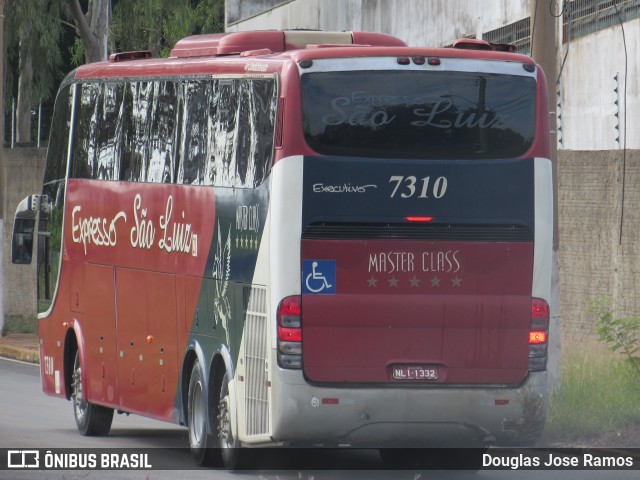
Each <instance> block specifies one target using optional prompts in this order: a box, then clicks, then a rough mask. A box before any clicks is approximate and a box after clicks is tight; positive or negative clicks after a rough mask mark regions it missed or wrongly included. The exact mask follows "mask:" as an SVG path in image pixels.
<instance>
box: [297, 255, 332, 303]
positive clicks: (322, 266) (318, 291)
mask: <svg viewBox="0 0 640 480" xmlns="http://www.w3.org/2000/svg"><path fill="white" fill-rule="evenodd" d="M302 293H307V294H311V295H334V294H335V293H336V261H335V260H304V261H303V264H302Z"/></svg>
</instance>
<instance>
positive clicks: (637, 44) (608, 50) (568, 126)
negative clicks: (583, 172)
mask: <svg viewBox="0 0 640 480" xmlns="http://www.w3.org/2000/svg"><path fill="white" fill-rule="evenodd" d="M624 34H625V35H624V37H623V34H622V29H621V28H620V27H619V26H617V27H611V28H608V29H606V30H601V31H599V32H595V33H592V34H590V35H587V36H585V37H581V38H579V39H577V40H574V41H572V42H571V43H570V44H569V46H567V45H566V44H565V45H564V46H563V50H562V51H561V52H559V53H560V54H561V56H562V57H564V54H565V53H567V52H568V54H567V60H566V63H565V66H564V69H563V73H562V76H561V81H560V85H559V91H560V95H561V99H562V102H561V111H562V137H563V139H562V143H563V148H566V149H570V150H578V149H579V150H610V149H616V148H619V147H620V146H623V140H624V133H625V132H624V122H625V120H626V122H627V124H626V125H627V128H626V133H627V148H633V149H639V148H640V134H639V133H640V56H639V55H638V51H639V49H640V19H636V20H632V21H629V22H626V23H625V24H624ZM623 38H624V39H625V40H626V44H627V51H626V55H625V48H624V41H623ZM625 64H626V67H625ZM625 68H626V69H627V79H626V80H627V84H626V92H625ZM616 74H618V76H619V94H620V95H619V98H618V100H619V104H620V107H619V110H620V116H619V119H616V117H615V115H614V114H615V112H616V106H615V104H614V101H615V99H616V93H615V92H614V89H615V86H616V83H615V81H614V75H616ZM625 93H626V111H627V114H626V119H625V115H624V108H625ZM618 123H619V124H620V143H616V141H615V138H616V136H617V134H618V131H617V130H616V129H615V125H616V124H618Z"/></svg>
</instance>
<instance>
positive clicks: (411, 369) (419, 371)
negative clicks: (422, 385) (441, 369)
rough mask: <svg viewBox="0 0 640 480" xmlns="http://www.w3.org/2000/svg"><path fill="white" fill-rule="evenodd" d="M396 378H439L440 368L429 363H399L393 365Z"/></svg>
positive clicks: (394, 377)
mask: <svg viewBox="0 0 640 480" xmlns="http://www.w3.org/2000/svg"><path fill="white" fill-rule="evenodd" d="M392 372H393V379H394V380H437V379H438V368H437V367H434V366H429V365H419V366H416V365H398V366H395V367H392Z"/></svg>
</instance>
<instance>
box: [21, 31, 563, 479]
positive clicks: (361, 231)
mask: <svg viewBox="0 0 640 480" xmlns="http://www.w3.org/2000/svg"><path fill="white" fill-rule="evenodd" d="M546 92H547V86H546V81H545V77H544V74H543V72H542V71H541V70H540V68H539V67H538V66H537V65H536V64H535V63H534V62H533V61H532V59H531V58H529V57H528V56H524V55H521V54H517V53H513V52H512V51H510V50H509V49H508V48H503V47H501V46H496V45H491V44H488V43H486V42H482V41H474V40H465V41H461V42H458V43H457V44H455V45H454V46H453V47H452V48H437V49H431V48H413V47H407V46H406V45H405V44H404V43H403V42H402V41H401V40H399V39H397V38H394V37H391V36H388V35H383V34H375V33H362V32H337V33H333V32H308V31H284V32H283V31H260V32H239V33H228V34H216V35H204V36H196V37H189V38H185V39H183V40H181V41H179V42H178V43H177V44H176V46H175V48H174V49H173V50H172V51H171V54H170V57H169V58H163V59H158V58H150V55H149V54H148V53H147V52H131V53H119V54H114V55H112V56H111V57H110V59H109V61H107V62H102V63H96V64H90V65H85V66H82V67H80V68H78V69H77V70H75V71H74V72H72V73H71V74H70V75H69V76H68V77H67V79H66V80H65V81H64V83H63V84H62V86H61V88H60V91H59V94H58V97H57V101H56V107H55V114H54V118H53V126H52V130H51V132H52V133H51V139H50V143H49V149H48V154H47V162H46V170H45V176H44V185H43V190H42V192H41V193H40V194H39V195H32V196H30V197H28V198H27V199H25V200H24V201H23V202H22V203H21V205H20V206H19V208H18V212H17V214H16V222H15V230H14V249H13V259H14V261H15V262H17V263H29V262H31V257H32V255H33V257H35V258H36V260H35V261H37V264H38V302H39V307H40V312H41V313H40V314H39V338H40V358H41V370H42V386H43V390H44V392H45V393H47V394H50V395H55V396H59V397H63V398H67V399H71V400H72V403H73V408H74V412H75V419H76V422H77V426H78V429H79V430H80V432H81V433H82V434H84V435H105V434H107V433H108V432H109V429H110V426H111V421H112V417H113V412H114V410H115V411H119V412H127V413H135V414H140V415H145V416H149V417H153V418H156V419H160V420H166V421H169V422H174V423H178V424H181V425H185V426H187V427H188V429H189V440H190V446H191V449H192V452H193V456H194V458H195V460H196V461H197V462H198V463H200V464H204V463H209V462H211V461H214V460H215V459H220V457H222V459H223V460H224V462H225V465H226V466H228V467H232V468H233V467H234V466H237V462H239V461H240V459H241V456H242V454H243V453H242V452H243V451H244V449H239V448H235V447H240V446H247V447H249V446H258V445H264V446H283V445H328V446H330V445H351V446H373V447H380V448H383V447H386V446H412V447H425V446H431V445H438V446H440V445H466V446H468V445H472V446H475V445H479V446H484V445H488V444H491V443H498V444H527V443H532V442H535V440H536V439H537V438H538V436H539V435H540V433H541V430H542V428H543V425H544V422H545V412H546V399H547V389H546V384H547V373H546V364H547V341H548V334H549V302H550V290H551V257H552V230H553V219H552V217H553V209H552V176H551V171H552V169H551V160H550V151H549V143H550V137H549V125H548V108H547V94H546ZM36 239H37V240H36ZM33 245H37V249H36V251H35V252H32V246H33Z"/></svg>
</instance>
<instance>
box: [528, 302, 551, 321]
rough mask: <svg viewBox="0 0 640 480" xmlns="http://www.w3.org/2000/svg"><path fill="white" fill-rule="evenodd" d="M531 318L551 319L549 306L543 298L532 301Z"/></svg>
mask: <svg viewBox="0 0 640 480" xmlns="http://www.w3.org/2000/svg"><path fill="white" fill-rule="evenodd" d="M531 318H546V319H548V318H549V304H548V303H547V302H545V301H544V300H542V299H541V298H533V299H531Z"/></svg>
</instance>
